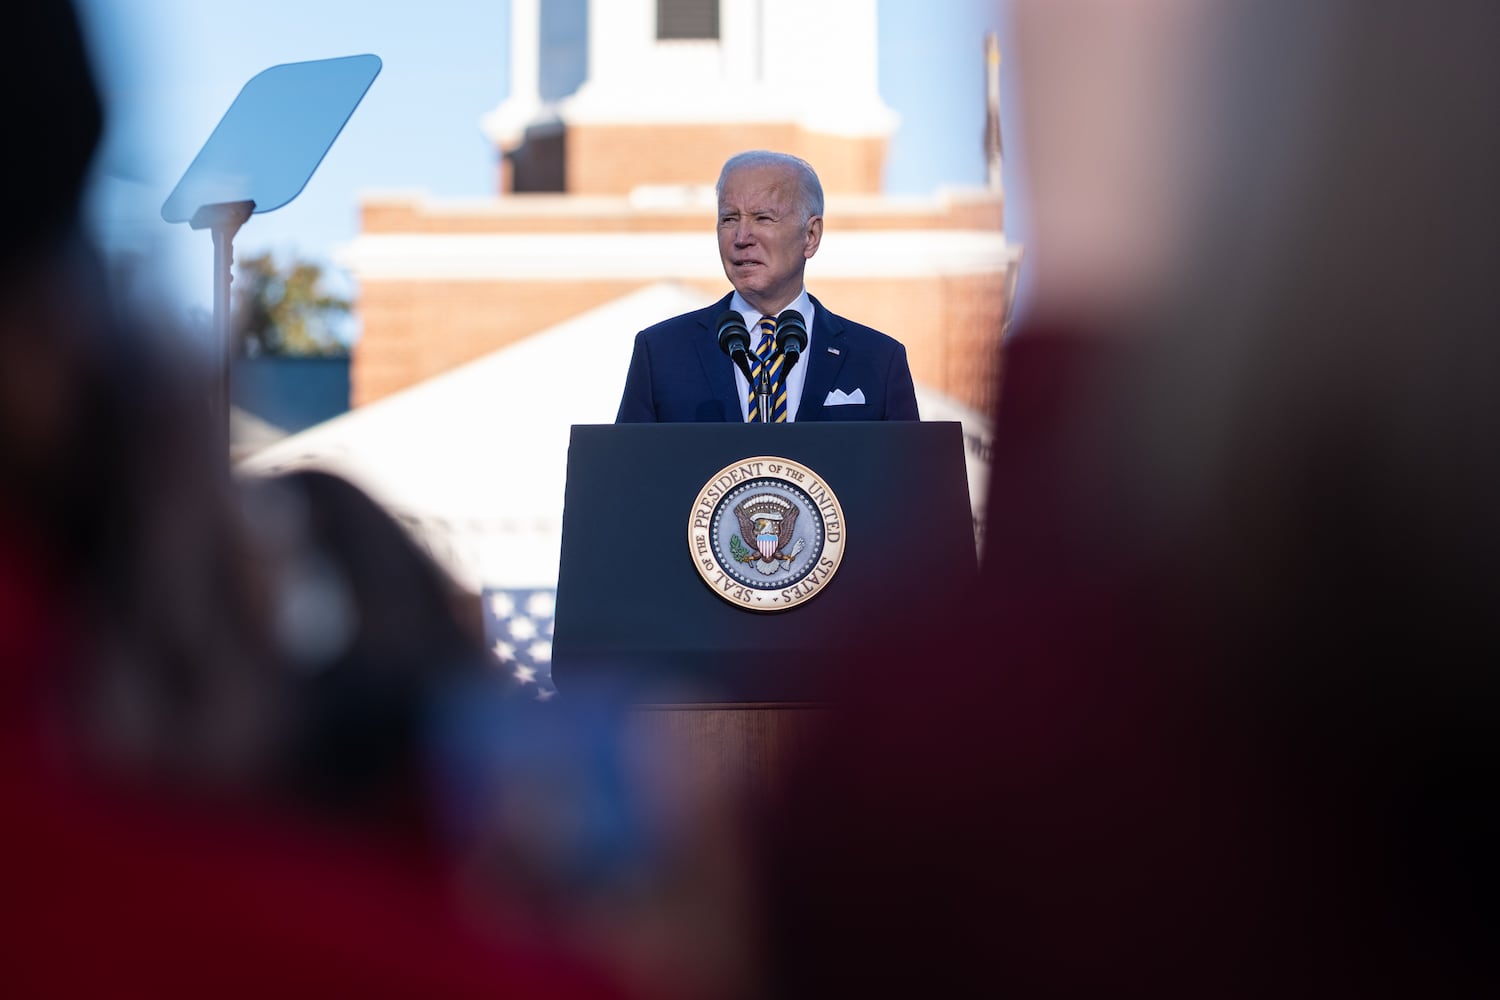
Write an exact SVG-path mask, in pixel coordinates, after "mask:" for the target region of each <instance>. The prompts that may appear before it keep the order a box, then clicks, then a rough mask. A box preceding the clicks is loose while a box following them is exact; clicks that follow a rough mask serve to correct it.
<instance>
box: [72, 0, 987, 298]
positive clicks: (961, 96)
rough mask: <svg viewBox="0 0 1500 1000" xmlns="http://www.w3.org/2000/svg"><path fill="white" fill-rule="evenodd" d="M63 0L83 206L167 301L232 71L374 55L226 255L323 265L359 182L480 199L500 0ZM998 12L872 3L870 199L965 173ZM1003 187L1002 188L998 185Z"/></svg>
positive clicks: (193, 285)
mask: <svg viewBox="0 0 1500 1000" xmlns="http://www.w3.org/2000/svg"><path fill="white" fill-rule="evenodd" d="M75 2H77V3H78V4H79V7H80V9H81V11H82V13H83V16H84V20H85V30H86V32H87V34H88V35H89V36H90V40H91V43H92V48H93V51H94V57H95V62H96V64H97V70H98V75H99V77H100V82H101V87H102V89H103V90H104V91H105V98H106V102H107V105H108V107H109V112H110V115H111V126H110V133H109V135H108V136H107V138H106V144H105V147H104V150H103V152H102V154H101V156H100V159H99V161H98V163H97V166H96V172H97V176H98V181H97V183H96V186H95V195H94V203H93V213H92V214H93V216H94V217H95V218H96V219H98V220H99V226H100V229H101V230H102V235H103V236H104V238H105V240H106V242H107V243H108V244H110V245H112V246H115V247H122V248H128V249H134V250H137V251H139V252H141V253H143V254H146V255H147V256H148V257H149V258H150V259H152V260H154V261H156V262H158V263H159V264H161V265H162V268H163V271H164V274H165V276H166V277H165V279H164V280H166V282H167V284H168V286H169V287H168V289H167V291H168V293H169V294H171V295H173V297H174V298H177V299H178V300H179V301H183V302H186V303H188V304H190V305H198V306H201V307H204V308H206V307H207V304H208V303H209V302H210V301H211V287H210V271H211V262H212V247H211V244H210V241H209V238H208V235H207V234H206V233H195V232H192V231H190V230H188V229H187V227H186V226H180V225H179V226H169V225H168V224H167V223H165V222H163V221H161V218H160V216H159V215H158V214H157V213H158V210H159V208H160V206H161V203H162V202H163V201H164V200H165V199H166V196H167V195H168V194H169V193H170V191H171V189H172V187H173V185H174V184H175V183H176V181H177V179H178V178H179V177H180V176H181V174H182V172H183V170H185V169H186V167H187V165H188V164H189V163H190V162H191V160H192V158H193V156H194V154H195V153H196V152H197V150H198V148H199V147H200V146H201V145H202V143H203V141H204V140H205V139H206V138H207V137H208V135H209V133H210V132H211V131H213V128H214V126H215V125H216V124H217V123H218V120H219V118H220V117H221V116H222V115H223V113H224V111H225V110H226V109H227V108H228V107H229V104H230V103H231V102H232V101H233V100H234V97H235V95H236V94H238V93H239V90H240V88H241V87H242V86H243V85H244V83H245V81H247V80H248V79H250V77H252V76H254V75H255V74H256V73H258V72H259V71H260V70H262V69H265V68H266V67H267V66H271V65H274V64H277V63H284V62H296V61H300V60H304V59H321V58H328V57H331V56H341V55H351V54H355V53H361V52H373V53H375V54H377V55H379V56H380V57H381V58H382V60H384V63H385V66H384V69H383V71H382V72H381V74H380V77H379V78H378V79H377V80H376V81H375V84H374V86H372V87H371V89H370V92H369V93H368V94H367V95H366V97H365V99H364V102H363V103H362V104H361V106H360V107H359V109H358V110H357V111H356V112H355V114H354V116H353V118H352V119H351V120H350V122H349V124H348V126H347V127H346V128H345V129H344V132H343V134H342V135H341V136H340V137H339V139H338V141H337V142H335V144H334V146H333V148H332V150H331V151H330V152H329V154H328V156H327V157H326V158H325V159H324V161H323V163H322V164H321V166H320V167H319V168H318V171H317V173H316V174H315V175H314V176H313V178H312V180H311V181H310V182H309V183H308V185H307V187H306V188H305V189H304V190H303V192H302V194H301V195H300V196H299V197H298V198H297V199H296V200H295V201H294V202H292V203H291V204H290V205H288V206H286V207H285V208H282V209H279V210H277V211H275V212H269V213H265V214H263V215H257V216H255V217H253V218H252V219H251V220H250V222H249V223H248V224H247V225H246V226H245V228H244V229H243V230H241V232H240V235H239V237H238V238H237V240H236V244H235V247H236V252H237V254H239V255H248V254H252V253H257V252H259V251H261V250H265V249H271V250H275V251H276V252H277V253H278V254H280V255H286V256H290V255H296V256H300V257H305V258H310V259H313V260H319V261H325V262H326V261H327V260H328V259H329V257H330V255H331V253H332V252H333V250H334V249H335V248H336V247H337V246H338V245H339V244H340V243H343V242H345V241H346V240H348V239H350V238H351V237H352V236H354V234H355V233H356V231H357V229H358V196H359V193H360V192H361V191H363V190H368V189H383V188H414V189H421V190H424V191H427V192H429V193H431V194H434V195H439V196H483V195H489V194H493V193H494V191H495V176H496V175H495V169H496V168H495V155H494V151H493V149H492V148H491V147H490V145H489V143H488V142H487V141H486V139H485V138H484V136H483V134H482V133H481V132H480V130H479V117H480V115H482V114H483V113H484V112H486V111H488V110H490V109H491V108H493V107H494V106H495V105H496V104H497V103H498V102H499V101H500V100H501V98H503V97H504V96H505V95H506V93H507V91H508V89H509V82H508V62H509V59H508V51H509V46H508V41H507V38H506V25H507V22H508V18H509V6H510V5H509V2H508V0H425V2H423V3H420V4H419V3H415V2H399V3H398V2H388V0H373V2H372V0H258V2H257V3H255V4H253V5H245V4H227V3H203V2H199V0H132V2H131V3H130V4H129V5H128V9H127V8H126V5H124V4H121V3H119V2H118V0H75ZM1001 7H1002V3H1001V2H1000V0H927V2H923V0H880V3H879V17H880V44H881V52H880V59H881V63H880V88H881V95H882V97H884V99H885V101H886V103H887V104H889V105H890V106H891V107H893V108H894V109H895V110H896V111H897V112H899V113H900V115H901V127H900V129H899V130H898V132H897V133H896V135H895V137H894V138H893V140H892V144H891V149H890V156H889V160H888V165H887V172H886V190H887V191H888V192H891V193H925V192H930V191H932V190H934V189H935V188H937V187H938V186H940V185H945V184H981V183H983V179H984V164H983V158H982V154H981V146H980V139H981V135H982V128H983V123H984V95H983V59H982V41H983V36H984V33H985V32H986V31H988V30H999V31H1001V32H1002V35H1001V41H1002V46H1003V45H1004V41H1005V36H1004V31H1003V29H1004V25H1003V19H1002V16H1001ZM1007 143H1008V146H1009V147H1010V148H1012V149H1013V148H1014V143H1013V141H1012V139H1011V137H1010V136H1008V137H1007ZM1007 190H1008V191H1011V192H1012V196H1014V192H1015V190H1016V187H1015V185H1014V184H1013V183H1012V182H1011V180H1010V178H1009V177H1008V178H1007ZM1008 228H1010V227H1008ZM200 279H201V280H200Z"/></svg>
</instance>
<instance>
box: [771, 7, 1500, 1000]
mask: <svg viewBox="0 0 1500 1000" xmlns="http://www.w3.org/2000/svg"><path fill="white" fill-rule="evenodd" d="M1015 28H1016V31H1015V37H1016V42H1017V49H1016V51H1014V52H1013V53H1007V56H1008V58H1013V59H1014V61H1015V64H1017V65H1018V66H1020V71H1019V74H1020V77H1021V84H1022V86H1023V87H1024V88H1025V89H1024V93H1023V96H1022V110H1023V113H1024V114H1023V128H1024V129H1025V143H1024V150H1025V156H1026V173H1027V175H1028V182H1029V193H1030V195H1031V196H1032V198H1031V200H1030V203H1029V215H1030V217H1031V221H1032V223H1033V227H1034V229H1033V232H1032V234H1031V236H1030V238H1029V240H1028V245H1027V262H1028V267H1031V268H1034V269H1035V270H1034V271H1033V273H1032V274H1031V276H1030V282H1031V291H1032V292H1033V296H1032V298H1031V301H1030V308H1029V310H1028V313H1027V315H1026V316H1025V317H1023V318H1022V320H1021V321H1020V323H1019V326H1018V330H1017V332H1016V333H1015V334H1014V336H1013V337H1012V338H1011V340H1010V342H1009V343H1008V345H1007V347H1006V351H1005V355H1006V357H1005V376H1004V384H1003V393H1002V397H1001V398H1002V402H1001V405H1000V411H999V413H998V415H997V422H996V449H995V460H994V465H993V479H992V483H991V487H990V492H989V497H990V501H989V502H990V524H989V526H988V533H987V535H986V551H985V567H984V573H983V579H982V583H981V586H980V587H979V588H978V592H977V593H974V594H970V595H958V596H959V597H961V598H962V599H963V608H964V611H963V612H962V613H961V615H960V616H958V618H957V620H958V621H960V622H961V623H962V624H961V625H958V626H956V627H954V626H952V625H950V626H949V631H948V635H949V639H948V640H947V641H944V642H938V643H936V644H935V646H936V648H933V645H931V644H929V645H928V646H927V647H926V648H913V647H912V644H911V643H908V644H907V647H906V650H905V652H906V655H892V653H891V652H890V650H891V649H892V648H896V649H900V648H901V647H900V646H896V647H892V646H889V645H888V646H885V647H884V648H883V650H882V652H881V653H878V654H872V655H871V656H870V657H869V658H868V659H867V660H865V661H863V662H858V663H849V664H846V667H847V670H846V671H845V675H844V677H843V679H842V684H841V685H840V686H839V687H837V689H836V693H835V694H834V695H833V698H835V699H837V700H839V701H841V702H842V703H843V711H841V712H839V713H838V714H836V715H835V719H836V720H837V721H836V723H835V724H834V725H833V726H832V727H831V728H830V730H829V731H828V732H827V733H826V734H825V739H824V741H823V744H822V748H821V752H819V753H817V754H814V755H812V756H811V757H810V758H809V759H808V760H806V761H805V762H804V764H803V766H802V767H801V768H799V769H797V770H796V771H795V774H794V780H793V787H792V788H791V789H790V790H789V792H788V796H787V801H786V803H785V804H784V805H783V808H782V810H781V812H780V814H779V815H778V817H777V819H778V822H777V823H776V824H774V826H775V830H776V832H774V833H773V834H771V835H770V836H769V837H768V839H767V846H766V854H765V857H764V858H763V864H764V866H765V867H764V872H765V876H766V878H767V879H769V880H771V881H772V882H773V883H774V889H773V891H771V892H770V893H769V897H770V898H769V902H768V912H767V917H766V927H767V933H768V935H769V936H770V938H771V939H772V941H773V942H774V945H773V949H772V951H773V953H774V954H775V955H776V956H777V960H776V962H775V963H773V964H774V968H775V976H776V978H775V980H774V982H775V983H776V984H777V988H776V989H775V990H773V993H774V994H775V995H778V996H792V995H797V996H826V995H834V994H844V995H861V994H865V993H873V992H877V991H879V992H882V993H890V994H891V995H897V994H901V995H931V996H938V995H941V996H953V995H984V996H1004V995H1018V996H1035V995H1047V996H1119V995H1150V996H1163V995H1184V996H1219V997H1222V996H1247V997H1250V996H1293V995H1305V996H1333V995H1354V996H1376V995H1382V996H1383V995H1391V996H1398V995H1399V996H1411V995H1444V996H1457V995H1493V992H1494V990H1495V988H1496V985H1497V983H1496V978H1497V973H1496V966H1495V964H1494V957H1493V950H1494V945H1495V942H1496V941H1497V940H1500V935H1497V931H1500V884H1497V878H1496V870H1497V869H1496V865H1495V862H1494V857H1493V853H1494V852H1493V849H1492V845H1493V844H1494V843H1496V841H1497V837H1500V805H1497V796H1496V791H1495V782H1494V775H1496V774H1500V752H1497V751H1500V746H1497V744H1500V738H1497V733H1500V711H1497V708H1500V705H1497V694H1500V684H1497V679H1496V675H1495V669H1496V668H1495V665H1496V664H1497V663H1500V634H1497V633H1500V616H1497V615H1496V613H1495V609H1496V607H1497V598H1500V587H1497V574H1500V559H1497V550H1500V465H1497V463H1496V460H1495V459H1496V451H1495V447H1496V446H1495V442H1496V441H1500V403H1497V401H1500V305H1497V302H1500V297H1497V296H1496V294H1495V282H1494V275H1495V274H1496V273H1497V270H1500V240H1497V238H1496V235H1495V234H1496V225H1497V223H1500V212H1497V207H1500V204H1497V203H1500V189H1497V184H1496V182H1495V179H1496V178H1497V177H1500V133H1497V119H1496V111H1495V106H1494V102H1493V100H1492V98H1491V96H1490V95H1494V94H1496V93H1500V61H1497V60H1496V59H1495V58H1494V52H1495V50H1496V45H1497V43H1500V10H1497V8H1496V7H1495V6H1494V5H1493V4H1484V3H1477V2H1474V3H1466V2H1456V3H1449V4H1439V5H1436V6H1420V7H1419V6H1415V5H1411V4H1403V3H1396V2H1374V3H1365V2H1358V3H1356V2H1345V3H1339V2H1326V3H1319V4H1311V5H1307V4H1283V3H1269V4H1263V3H1242V4H1194V3H1186V2H1181V3H1179V2H1173V0H1152V2H1148V3H1142V4H1111V3H1103V2H1067V0H1064V2H1057V3H1043V2H1036V3H1026V2H1022V3H1020V4H1018V5H1017V9H1016V23H1015ZM943 624H945V623H918V626H917V627H914V628H913V629H912V632H913V633H914V634H916V635H918V636H922V637H927V636H930V635H932V634H933V632H934V629H933V627H932V626H933V625H939V626H940V625H943ZM924 625H925V626H926V627H922V626H924Z"/></svg>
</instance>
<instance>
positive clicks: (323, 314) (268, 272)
mask: <svg viewBox="0 0 1500 1000" xmlns="http://www.w3.org/2000/svg"><path fill="white" fill-rule="evenodd" d="M322 284H323V268H322V267H321V266H320V265H318V264H314V263H311V262H310V261H305V260H298V261H293V262H292V263H291V264H290V265H289V266H287V267H285V268H282V267H278V266H277V264H276V261H275V260H274V258H273V257H272V255H271V254H270V253H263V254H257V255H255V256H253V257H246V258H244V259H242V260H240V261H238V262H237V266H236V267H235V275H234V286H233V287H234V328H235V333H236V341H237V349H238V352H239V354H240V355H241V356H243V357H249V358H255V357H266V356H280V357H336V356H339V355H343V354H347V353H348V352H349V347H348V345H347V344H346V343H344V341H343V340H341V339H340V338H339V336H338V333H337V329H336V327H337V324H338V323H339V321H340V320H342V319H346V318H347V317H348V316H349V310H350V302H349V300H348V299H343V298H340V297H338V296H336V295H331V294H329V293H328V292H327V291H325V290H324V289H323V287H322Z"/></svg>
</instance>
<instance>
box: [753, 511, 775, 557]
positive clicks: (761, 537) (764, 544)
mask: <svg viewBox="0 0 1500 1000" xmlns="http://www.w3.org/2000/svg"><path fill="white" fill-rule="evenodd" d="M761 523H762V524H763V525H765V527H764V528H762V529H761V531H760V534H758V535H756V536H755V544H756V546H757V547H758V548H759V549H760V557H761V558H762V559H764V560H766V561H767V562H770V561H771V560H772V559H775V558H776V543H777V542H779V541H780V540H781V535H780V534H779V533H778V532H777V530H776V528H777V525H776V524H775V522H773V521H762V522H761Z"/></svg>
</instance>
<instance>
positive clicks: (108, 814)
mask: <svg viewBox="0 0 1500 1000" xmlns="http://www.w3.org/2000/svg"><path fill="white" fill-rule="evenodd" d="M0 542H3V544H0V666H3V675H0V684H3V687H0V695H3V697H0V712H3V715H0V718H3V721H4V728H3V731H0V816H3V817H4V821H3V823H0V870H3V872H4V875H3V877H0V885H3V889H0V992H3V993H4V994H5V995H6V996H13V997H30V996H90V995H101V996H106V995H107V996H150V997H173V996H183V997H189V996H190V997H202V996H217V997H236V996H244V997H257V998H259V997H266V996H277V995H286V994H287V993H288V992H289V991H290V992H291V993H292V995H299V996H300V995H326V996H363V997H370V996H392V997H395V996H400V997H412V996H443V997H462V996H475V997H480V996H483V997H494V996H546V997H578V998H583V997H589V998H598V997H620V996H623V995H624V993H623V991H622V990H621V989H620V988H619V987H618V986H617V985H616V984H615V983H614V982H612V981H611V980H610V979H609V978H608V977H606V976H604V975H603V974H601V973H599V972H598V971H596V970H595V969H594V968H592V967H591V966H590V965H588V964H586V963H585V962H583V961H581V960H579V959H576V958H573V957H571V956H569V955H566V954H564V953H562V952H561V951H560V950H557V949H555V948H553V947H551V946H543V945H541V944H533V943H530V942H528V943H525V944H518V943H517V942H516V941H515V940H498V939H495V938H492V937H491V936H489V935H487V934H486V933H485V932H484V931H483V930H482V929H481V928H480V926H479V924H478V923H477V921H476V920H474V919H468V918H466V915H465V914H464V913H463V912H462V911H461V910H460V909H459V908H458V907H457V905H456V902H455V899H454V895H453V893H452V891H451V889H452V887H451V884H450V881H449V878H448V872H447V870H446V868H445V866H444V865H443V864H441V863H439V862H438V861H437V860H436V859H434V858H431V857H426V856H423V855H421V854H419V853H416V852H414V851H412V850H410V849H406V848H402V847H399V846H395V845H391V844H384V843H379V842H377V841H376V840H374V839H373V838H364V837H359V836H355V835H352V834H348V833H343V832H340V833H334V832H330V831H323V830H314V829H310V828H307V827H305V826H303V825H301V824H297V823H293V822H290V821H287V820H284V819H282V818H279V817H273V816H268V815H264V814H259V813H251V812H249V811H247V810H244V809H243V807H241V808H239V809H236V810H225V809H223V808H222V807H221V808H219V809H217V810H216V809H214V808H213V807H210V806H208V805H205V804H203V803H199V802H194V801H191V800H188V799H185V798H182V799H179V798H169V797H166V796H165V795H164V794H163V793H161V792H153V793H150V797H148V796H147V795H146V794H142V793H133V792H127V791H125V790H123V789H121V788H119V787H116V786H114V785H112V784H109V783H105V782H103V781H101V780H99V779H97V778H95V777H92V776H89V775H88V774H86V773H85V772H83V771H82V770H81V769H79V768H77V767H75V766H73V764H72V762H71V755H70V754H69V753H68V751H67V745H68V742H67V740H66V739H65V738H64V734H65V733H66V732H67V729H66V727H64V726H61V725H59V724H57V723H58V717H56V716H55V714H54V713H53V711H52V709H53V708H54V706H55V704H56V702H55V700H54V699H53V698H51V697H49V695H50V694H52V693H53V692H52V691H51V690H50V688H52V687H54V686H55V682H56V680H57V678H58V677H59V676H60V671H63V670H65V669H67V667H68V665H69V659H70V657H69V655H68V652H67V650H68V647H69V642H68V640H67V637H66V630H67V626H66V623H67V620H68V615H67V613H66V609H67V605H66V603H65V602H64V601H62V600H61V598H60V597H59V596H58V593H59V592H58V591H56V590H53V589H51V588H49V587H48V586H47V585H46V583H45V580H46V574H45V573H44V572H43V571H42V568H41V567H42V565H43V564H42V562H41V561H39V560H38V559H37V558H36V557H35V556H34V554H33V553H31V552H29V551H27V549H26V547H25V546H24V545H21V544H18V543H17V542H15V541H14V540H13V539H3V540H0Z"/></svg>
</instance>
